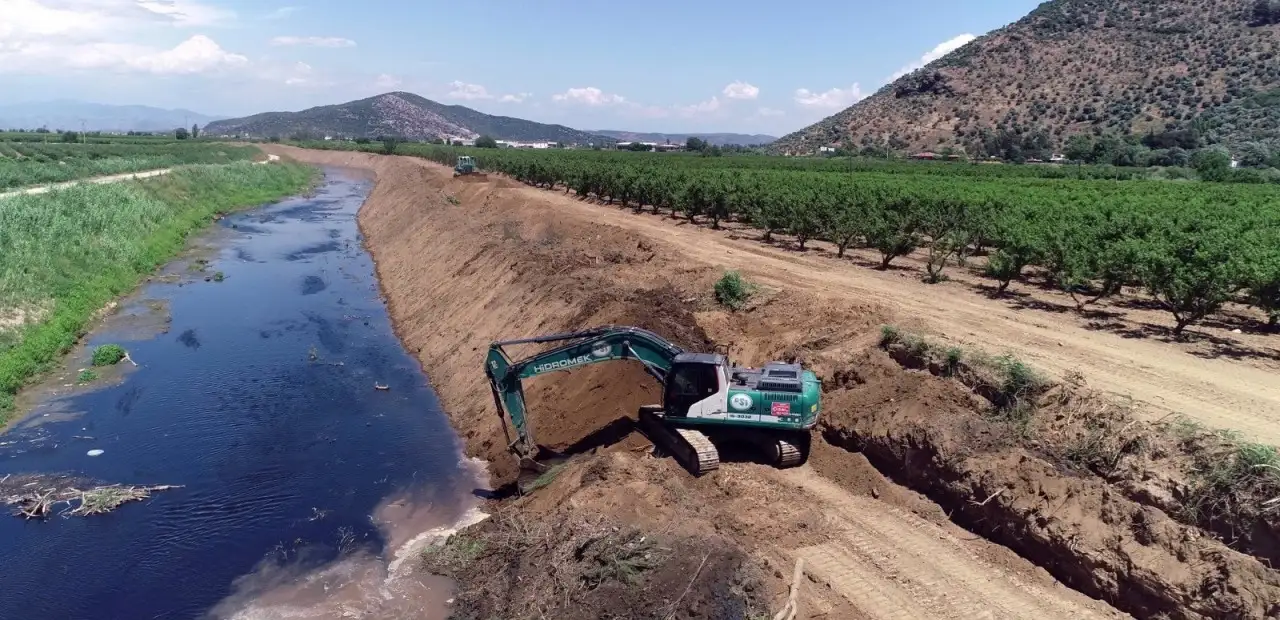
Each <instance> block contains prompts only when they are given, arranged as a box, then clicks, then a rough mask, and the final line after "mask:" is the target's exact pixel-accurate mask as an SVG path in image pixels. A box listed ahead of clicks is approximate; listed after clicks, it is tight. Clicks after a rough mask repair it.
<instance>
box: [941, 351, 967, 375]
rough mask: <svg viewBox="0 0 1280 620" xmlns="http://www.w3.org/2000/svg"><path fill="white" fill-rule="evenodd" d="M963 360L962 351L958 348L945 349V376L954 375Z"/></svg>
mask: <svg viewBox="0 0 1280 620" xmlns="http://www.w3.org/2000/svg"><path fill="white" fill-rule="evenodd" d="M963 358H964V351H963V350H962V349H961V348H960V347H948V348H947V363H946V366H945V368H944V372H946V374H947V376H948V377H950V376H952V375H954V374H956V370H957V369H959V368H960V362H961V360H962V359H963Z"/></svg>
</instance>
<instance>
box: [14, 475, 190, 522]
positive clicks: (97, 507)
mask: <svg viewBox="0 0 1280 620" xmlns="http://www.w3.org/2000/svg"><path fill="white" fill-rule="evenodd" d="M4 478H5V480H0V483H3V482H6V481H7V479H8V478H9V476H5V477H4ZM41 482H44V483H45V484H41ZM50 482H51V481H49V480H43V481H42V480H39V479H36V480H31V481H30V482H25V483H24V484H20V485H0V504H6V505H9V506H13V507H14V510H13V515H14V516H18V517H24V518H27V519H46V518H48V517H50V516H53V515H55V514H56V515H59V516H68V517H69V516H81V517H83V516H89V515H98V514H105V513H108V512H111V511H112V510H115V509H116V508H119V507H120V506H123V505H124V504H127V503H129V502H137V501H142V500H144V499H147V498H149V497H151V494H152V493H154V492H157V491H168V490H169V489H177V488H180V487H178V486H174V485H168V484H162V485H156V486H125V485H121V484H110V485H105V486H93V487H88V488H86V489H79V488H76V487H75V486H71V485H69V484H65V483H64V484H54V485H53V486H48V485H49V484H50Z"/></svg>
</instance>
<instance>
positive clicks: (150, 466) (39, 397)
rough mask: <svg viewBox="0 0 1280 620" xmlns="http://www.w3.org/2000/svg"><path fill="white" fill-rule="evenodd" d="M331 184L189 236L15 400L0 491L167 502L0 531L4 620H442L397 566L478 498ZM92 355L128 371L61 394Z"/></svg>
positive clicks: (346, 193) (436, 582) (5, 522)
mask: <svg viewBox="0 0 1280 620" xmlns="http://www.w3.org/2000/svg"><path fill="white" fill-rule="evenodd" d="M263 167H265V166H263ZM323 172H324V175H325V177H324V180H323V181H322V182H321V183H319V184H317V185H316V186H315V188H314V189H312V190H309V191H308V192H306V194H305V195H303V196H292V197H288V198H285V199H283V200H279V201H275V202H272V203H269V204H265V205H263V206H261V207H257V208H249V209H242V210H239V211H237V212H235V213H231V214H228V215H226V216H225V217H222V218H220V219H219V220H218V221H217V222H216V223H214V224H212V225H210V226H209V227H208V228H207V230H205V231H203V232H201V233H200V234H198V235H192V236H191V237H190V238H189V239H188V241H187V243H186V244H185V245H184V249H183V251H182V252H181V253H180V254H179V256H178V258H177V259H175V260H172V261H170V262H168V263H166V264H165V265H164V266H163V267H162V268H160V269H159V270H157V271H155V272H154V273H153V274H150V275H148V276H147V277H146V282H145V283H144V284H142V285H141V286H138V287H137V288H136V289H134V290H133V291H131V292H130V293H129V294H127V295H125V296H123V297H122V298H120V299H119V300H113V301H112V303H111V304H110V306H111V308H112V310H111V312H110V313H108V314H109V316H107V317H105V318H104V319H103V320H102V321H93V323H92V327H91V329H90V330H89V332H88V333H87V334H86V335H85V336H84V337H83V338H82V339H81V342H80V343H79V344H77V346H76V347H75V348H74V350H73V352H72V353H71V354H70V355H68V356H67V357H65V358H64V359H63V360H62V363H60V364H59V371H58V372H55V373H50V375H49V376H48V377H47V378H42V380H41V381H40V383H39V384H37V385H33V386H31V387H30V388H29V389H26V390H24V391H23V393H22V394H21V397H20V404H21V405H22V406H24V407H26V406H28V405H29V406H30V410H29V411H30V414H29V415H26V416H24V418H23V419H22V420H21V421H20V422H18V423H15V424H14V425H13V427H12V428H11V429H10V430H8V431H7V432H5V433H4V434H3V435H0V481H3V480H5V479H6V478H7V479H8V480H7V482H0V487H6V485H7V483H8V482H15V481H21V483H19V487H18V489H17V491H18V492H19V493H26V492H29V491H30V490H31V487H28V486H26V485H27V483H28V481H32V480H33V479H34V480H36V481H41V483H42V484H43V488H49V487H54V486H57V487H58V488H60V489H61V488H67V487H74V488H76V489H82V490H83V489H91V488H93V487H94V486H96V485H123V486H125V487H131V486H152V485H172V486H173V487H175V488H173V489H171V490H167V491H164V492H162V493H156V494H154V495H153V496H152V497H150V498H149V499H147V500H146V501H145V502H135V503H131V504H127V505H122V506H120V507H119V508H118V509H117V510H115V511H113V512H112V513H111V514H109V515H104V516H86V517H84V518H53V517H52V516H51V517H50V518H47V519H43V520H41V519H32V520H26V519H23V518H21V517H11V516H8V515H7V514H5V515H3V516H2V517H0V557H4V558H6V560H8V561H7V562H6V564H5V583H6V588H5V589H4V590H3V591H0V618H17V617H21V616H22V615H23V614H24V613H25V611H24V610H30V609H40V610H42V612H44V613H45V614H46V615H48V616H49V617H54V618H208V617H214V618H224V619H228V620H230V619H233V618H234V619H240V618H247V619H254V618H279V617H289V618H316V619H320V618H334V617H341V616H342V615H343V614H350V613H354V612H355V610H359V611H361V612H362V613H363V614H364V617H369V618H391V617H394V618H409V617H413V618H419V617H427V618H442V617H444V615H445V614H444V613H443V612H442V610H443V608H444V605H445V601H446V600H448V599H449V598H450V596H451V594H450V584H449V583H448V582H447V580H445V579H442V578H432V577H430V576H425V575H423V574H421V573H420V572H417V571H413V570H407V569H410V568H413V567H416V563H415V562H404V561H399V560H398V558H399V557H401V556H412V555H413V553H412V551H411V550H412V549H413V548H414V547H415V545H418V544H421V543H425V542H426V541H427V537H426V536H423V532H428V533H431V532H447V531H448V528H450V527H452V524H455V523H458V522H459V519H461V518H463V517H464V516H467V515H468V514H471V509H472V507H473V505H474V504H475V503H476V502H477V501H478V500H477V499H476V498H475V497H474V496H473V494H472V493H473V490H474V489H476V488H478V487H479V486H480V484H479V483H478V482H477V481H476V475H475V471H474V469H473V467H472V465H471V463H470V462H468V461H466V460H464V459H462V458H461V445H460V442H459V440H458V438H457V436H456V435H455V434H454V433H453V431H452V430H451V429H450V428H449V424H448V420H447V419H446V418H445V416H444V414H443V412H442V411H441V410H440V406H439V403H438V401H437V399H436V397H435V395H434V394H433V393H432V390H431V387H430V385H429V384H428V382H427V378H426V377H425V376H424V375H423V374H422V372H421V370H420V368H419V367H418V365H417V363H416V362H415V360H414V359H413V358H412V357H411V356H410V355H409V353H408V352H407V351H405V349H404V348H403V347H402V346H401V344H400V342H399V341H398V340H397V339H396V337H395V334H394V333H393V331H392V329H391V321H390V317H389V316H388V313H387V308H386V306H385V304H384V303H383V300H382V299H381V298H380V295H379V293H378V283H377V280H376V277H375V274H374V266H373V261H372V258H371V257H370V256H369V254H368V252H366V251H365V249H364V248H363V247H362V243H361V241H362V239H361V235H360V232H359V229H358V226H357V224H356V214H357V212H358V211H359V209H360V206H361V204H362V203H363V202H364V201H365V198H366V197H367V196H368V193H369V190H370V189H371V187H372V182H371V181H370V179H368V178H367V176H366V175H362V174H358V173H353V172H352V171H349V170H338V169H325V170H323ZM217 273H222V274H223V276H224V277H223V278H221V279H218V278H214V277H213V276H215V275H216V274H217ZM104 343H118V344H120V345H122V346H123V347H124V348H126V349H127V350H128V351H129V352H130V354H131V355H132V356H133V358H134V359H136V360H137V362H138V366H137V367H133V366H131V365H129V364H127V363H126V364H125V366H127V368H125V369H121V370H125V371H126V372H125V373H124V375H123V376H120V377H108V376H106V375H105V373H104V375H103V376H101V377H100V378H99V379H97V380H95V381H93V382H92V383H91V384H88V385H87V386H83V387H82V386H79V385H70V384H72V383H73V382H74V381H75V376H76V369H77V367H78V366H79V365H82V364H84V363H85V362H84V360H85V359H86V356H85V354H86V353H87V351H89V350H92V349H93V348H94V347H95V346H97V345H102V344H104ZM377 386H381V387H382V388H384V389H379V388H378V387H377ZM59 474H62V476H61V477H59ZM67 476H70V477H71V478H70V479H67V478H66V477H67ZM37 488H40V487H37ZM7 490H8V489H7V488H0V496H5V495H8V493H7ZM0 501H4V498H3V497H0ZM64 508H65V506H63V505H58V506H55V507H54V511H52V514H53V515H56V514H57V513H60V512H62V511H63V509H64ZM0 510H4V511H5V512H7V511H8V508H7V507H0ZM65 516H71V513H70V512H67V514H66V515H65ZM467 523H470V521H467ZM50 575H57V576H58V578H57V579H50V577H49V576H50ZM175 577H177V578H175Z"/></svg>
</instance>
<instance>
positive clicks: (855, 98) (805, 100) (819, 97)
mask: <svg viewBox="0 0 1280 620" xmlns="http://www.w3.org/2000/svg"><path fill="white" fill-rule="evenodd" d="M866 97H867V95H866V93H864V92H862V88H861V87H859V86H858V85H857V84H856V83H855V84H854V85H853V86H850V87H849V88H847V89H841V88H832V89H831V90H828V91H826V92H821V93H820V92H817V91H812V90H809V89H807V88H801V89H798V90H796V94H795V97H794V99H795V102H796V103H797V104H799V105H801V106H803V107H806V108H817V109H832V110H834V109H838V108H847V107H849V106H851V105H853V104H855V103H857V102H859V101H861V100H863V99H865V98H866Z"/></svg>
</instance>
